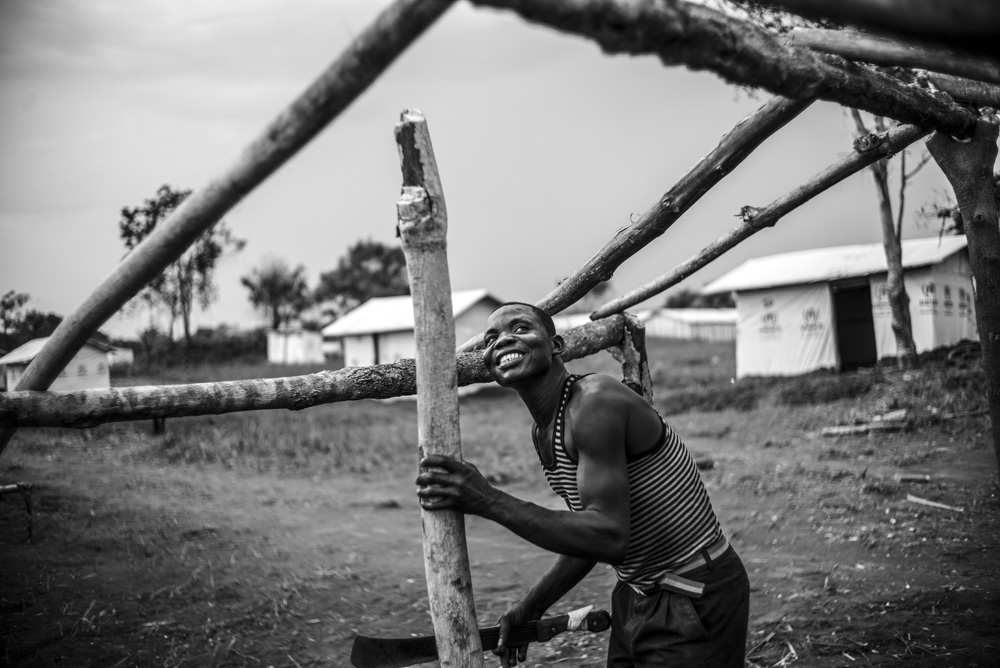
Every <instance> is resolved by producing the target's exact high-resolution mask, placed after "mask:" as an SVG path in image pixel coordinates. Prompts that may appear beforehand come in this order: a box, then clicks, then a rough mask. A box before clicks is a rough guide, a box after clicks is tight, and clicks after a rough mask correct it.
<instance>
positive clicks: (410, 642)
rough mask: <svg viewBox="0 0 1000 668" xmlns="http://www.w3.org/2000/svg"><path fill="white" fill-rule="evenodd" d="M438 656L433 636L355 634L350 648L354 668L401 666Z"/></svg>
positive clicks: (396, 667)
mask: <svg viewBox="0 0 1000 668" xmlns="http://www.w3.org/2000/svg"><path fill="white" fill-rule="evenodd" d="M437 658H438V650H437V642H436V641H435V640H434V636H430V637H424V638H369V637H368V636H357V637H356V638H355V639H354V647H353V648H352V649H351V665H352V666H354V667H355V668H403V667H404V666H412V665H413V664H415V663H426V662H428V661H434V660H435V659H437Z"/></svg>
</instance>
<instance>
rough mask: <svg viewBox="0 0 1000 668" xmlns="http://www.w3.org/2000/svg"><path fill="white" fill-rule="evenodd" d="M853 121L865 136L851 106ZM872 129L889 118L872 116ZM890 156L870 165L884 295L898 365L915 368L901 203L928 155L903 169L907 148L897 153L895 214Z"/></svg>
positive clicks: (882, 126) (881, 127) (883, 128)
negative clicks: (882, 256) (881, 250)
mask: <svg viewBox="0 0 1000 668" xmlns="http://www.w3.org/2000/svg"><path fill="white" fill-rule="evenodd" d="M851 115H852V117H853V118H854V124H855V125H856V126H857V129H858V136H859V137H866V136H868V134H869V131H868V128H867V127H866V125H865V122H864V119H862V117H861V113H860V112H859V111H858V110H857V109H851ZM874 123H875V129H876V131H878V132H885V131H886V130H887V129H888V122H887V120H886V119H885V118H884V117H882V116H875V117H874ZM889 160H890V159H889V158H882V159H881V160H879V161H877V162H875V163H873V164H872V165H871V167H869V169H870V170H871V173H872V178H873V179H874V181H875V194H876V197H877V198H878V207H879V221H880V223H881V225H882V247H883V248H884V249H885V260H886V282H885V289H886V297H887V298H888V300H889V312H890V315H891V317H892V333H893V336H894V337H895V339H896V354H897V357H898V359H899V365H900V366H901V367H902V368H904V369H914V368H916V367H917V366H919V364H920V358H919V357H918V356H917V346H916V344H915V343H914V341H913V325H912V323H911V321H910V297H909V295H907V294H906V285H905V284H904V281H903V250H902V245H901V242H902V236H903V204H904V202H905V198H906V187H907V185H908V184H909V182H910V179H911V178H912V177H913V175H914V174H916V173H917V172H918V171H920V169H921V168H922V167H923V166H924V165H925V164H927V160H928V158H924V159H923V160H921V161H920V162H919V163H917V166H916V167H915V168H913V169H912V170H910V171H909V172H908V171H907V169H906V151H905V150H904V151H901V152H900V153H899V190H898V195H897V197H898V202H897V204H898V206H897V207H896V215H895V217H894V216H893V211H892V194H891V193H890V191H889Z"/></svg>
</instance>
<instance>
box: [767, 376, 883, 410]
mask: <svg viewBox="0 0 1000 668" xmlns="http://www.w3.org/2000/svg"><path fill="white" fill-rule="evenodd" d="M877 376H878V374H877V373H875V372H870V371H862V372H855V373H844V374H838V373H834V372H830V371H818V372H815V373H810V374H805V375H802V376H794V377H791V378H786V379H784V381H783V382H782V384H781V387H780V388H779V389H778V391H777V396H776V399H775V400H776V401H777V403H779V404H783V405H785V406H810V405H816V404H827V403H831V402H834V401H838V400H840V399H856V398H858V397H861V396H864V395H866V394H868V393H869V392H871V391H872V390H873V389H874V388H875V386H876V385H877V383H878V377H877Z"/></svg>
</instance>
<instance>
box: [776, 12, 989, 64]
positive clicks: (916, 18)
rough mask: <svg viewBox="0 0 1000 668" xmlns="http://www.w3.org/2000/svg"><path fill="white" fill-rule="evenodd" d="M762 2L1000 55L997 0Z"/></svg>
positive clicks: (818, 16)
mask: <svg viewBox="0 0 1000 668" xmlns="http://www.w3.org/2000/svg"><path fill="white" fill-rule="evenodd" d="M761 4H767V5H771V6H774V7H778V8H780V9H785V10H787V11H789V12H792V13H794V14H798V15H799V16H804V17H806V18H808V19H814V20H821V19H828V20H831V21H835V22H837V23H847V24H850V25H854V26H858V27H860V28H867V29H870V30H874V31H876V32H879V33H882V34H886V35H893V36H903V37H914V38H917V39H921V40H925V41H928V42H933V43H937V44H944V45H947V46H949V47H951V48H954V49H959V50H962V51H967V52H970V53H977V54H983V55H988V56H991V57H992V58H995V59H998V58H1000V43H998V41H1000V3H997V2H996V0H960V1H959V2H948V1H945V2H934V1H933V0H932V1H930V2H928V0H837V1H836V2H831V1H830V0H766V2H764V3H761Z"/></svg>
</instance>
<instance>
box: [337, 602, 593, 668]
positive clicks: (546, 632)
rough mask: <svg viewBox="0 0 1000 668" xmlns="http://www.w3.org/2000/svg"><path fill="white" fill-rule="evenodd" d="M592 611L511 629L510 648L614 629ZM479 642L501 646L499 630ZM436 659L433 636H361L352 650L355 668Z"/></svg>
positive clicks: (484, 633)
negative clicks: (572, 633)
mask: <svg viewBox="0 0 1000 668" xmlns="http://www.w3.org/2000/svg"><path fill="white" fill-rule="evenodd" d="M593 610H594V606H592V605H589V606H587V607H586V608H580V609H579V610H574V611H573V612H571V613H569V614H567V615H559V616H558V617H547V618H545V619H539V620H537V621H532V622H527V623H525V624H518V625H517V626H515V627H514V628H512V629H511V631H510V636H509V637H508V638H507V644H508V645H509V646H511V647H518V646H520V645H526V644H528V643H530V642H545V641H546V640H550V639H552V638H553V637H555V636H556V635H558V634H560V633H562V632H563V631H576V630H579V629H582V628H584V625H586V629H587V630H588V631H595V632H598V631H605V630H607V629H608V628H609V627H610V626H611V615H609V614H608V613H607V612H606V611H604V610H596V611H593ZM592 611H593V612H592ZM479 638H480V640H481V641H482V643H483V651H484V652H485V651H488V650H491V649H495V648H496V646H497V644H498V643H499V642H500V627H499V626H489V627H486V628H482V629H479ZM437 658H438V651H437V643H436V642H435V640H434V636H421V637H417V638H369V637H368V636H360V635H359V636H356V637H355V638H354V647H353V648H351V665H352V666H354V667H355V668H403V666H412V665H414V664H417V663H426V662H428V661H434V660H435V659H437Z"/></svg>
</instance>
